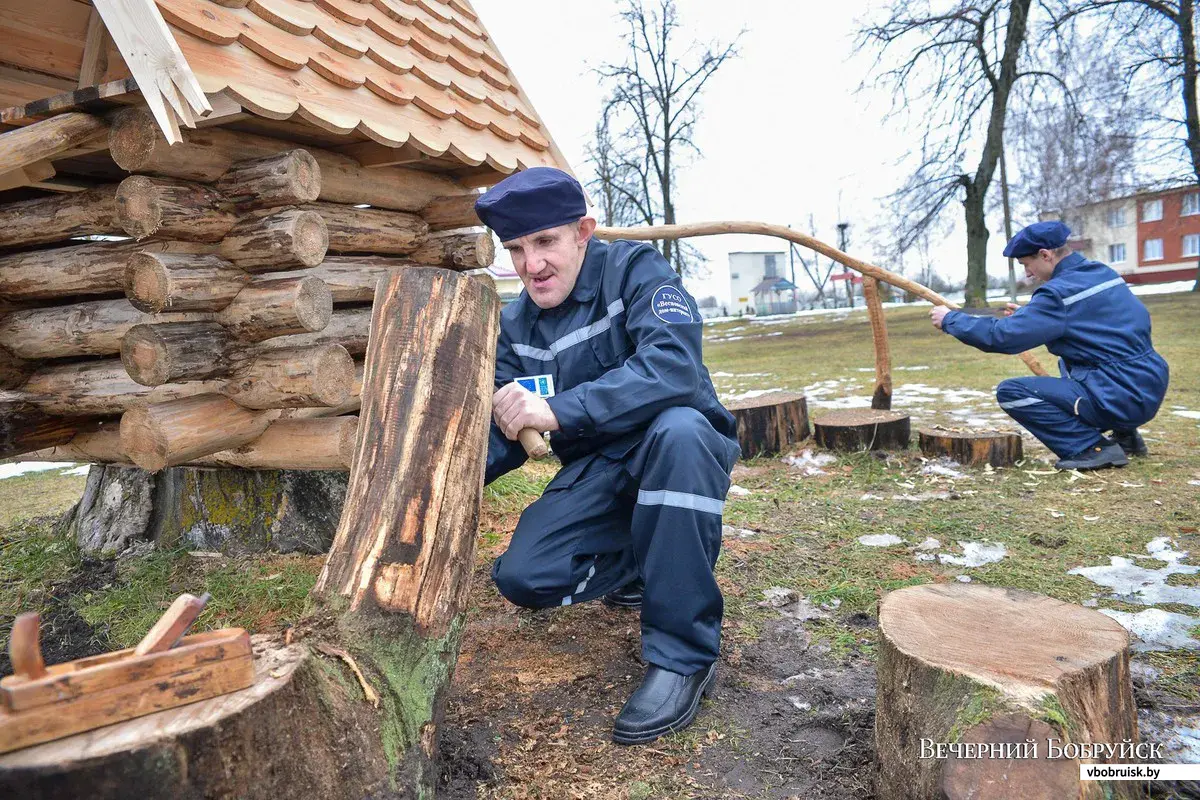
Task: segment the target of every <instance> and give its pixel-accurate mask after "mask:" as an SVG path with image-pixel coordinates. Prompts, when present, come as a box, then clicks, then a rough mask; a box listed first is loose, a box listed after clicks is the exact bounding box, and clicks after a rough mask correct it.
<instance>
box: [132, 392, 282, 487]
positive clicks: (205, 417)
mask: <svg viewBox="0 0 1200 800" xmlns="http://www.w3.org/2000/svg"><path fill="white" fill-rule="evenodd" d="M278 416H279V412H278V411H250V410H248V409H245V408H242V407H241V406H239V405H238V404H237V403H235V402H233V401H232V400H230V399H228V398H226V397H221V396H220V395H197V396H195V397H186V398H183V399H181V400H171V401H168V402H165V403H156V404H155V405H151V406H146V407H144V408H135V409H132V410H130V411H126V412H125V414H124V415H123V416H122V417H121V449H122V450H123V451H124V452H125V453H126V454H127V455H128V456H129V458H130V460H131V461H133V463H135V464H137V465H138V466H139V467H141V468H142V469H144V470H147V471H149V472H157V471H158V470H160V469H163V468H165V467H171V466H175V465H176V464H183V463H186V462H188V461H191V460H192V459H195V458H200V457H202V456H207V455H212V454H213V453H218V452H220V451H222V450H231V449H233V448H235V447H241V446H242V445H244V444H247V443H249V442H252V441H254V440H255V439H257V438H258V437H259V436H261V435H262V434H263V432H264V431H266V429H267V426H268V425H270V424H271V423H272V422H273V421H274V420H275V419H277V418H278Z"/></svg>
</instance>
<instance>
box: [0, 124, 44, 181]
mask: <svg viewBox="0 0 1200 800" xmlns="http://www.w3.org/2000/svg"><path fill="white" fill-rule="evenodd" d="M0 138H2V137H0ZM53 177H54V165H53V164H51V163H50V162H49V161H38V162H35V163H33V164H28V165H26V166H24V167H19V168H17V169H13V170H9V171H8V172H4V173H0V192H3V191H6V190H8V189H18V188H20V187H22V186H35V185H36V184H38V183H41V182H43V181H48V180H50V179H51V178H53Z"/></svg>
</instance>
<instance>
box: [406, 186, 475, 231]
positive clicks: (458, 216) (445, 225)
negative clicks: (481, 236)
mask: <svg viewBox="0 0 1200 800" xmlns="http://www.w3.org/2000/svg"><path fill="white" fill-rule="evenodd" d="M478 199H479V195H477V194H474V193H471V194H454V195H450V196H448V197H438V198H436V199H434V200H432V201H430V203H429V204H428V205H426V206H425V207H424V208H422V209H421V217H422V218H424V220H425V222H427V223H428V224H429V230H431V231H449V230H455V229H457V228H476V227H479V226H480V225H482V224H483V223H482V222H480V221H479V215H478V214H476V213H475V201H476V200H478Z"/></svg>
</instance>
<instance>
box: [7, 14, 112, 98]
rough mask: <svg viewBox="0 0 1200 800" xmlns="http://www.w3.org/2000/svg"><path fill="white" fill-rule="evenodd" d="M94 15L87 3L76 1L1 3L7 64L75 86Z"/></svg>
mask: <svg viewBox="0 0 1200 800" xmlns="http://www.w3.org/2000/svg"><path fill="white" fill-rule="evenodd" d="M90 13H91V9H90V8H89V7H88V6H87V4H86V3H79V2H75V0H4V2H3V3H0V41H2V42H4V48H3V51H4V60H5V61H7V62H8V63H10V64H14V65H16V66H19V67H23V68H25V69H31V70H37V71H38V72H46V73H50V74H51V75H57V76H59V77H62V78H67V79H69V80H70V82H71V83H72V84H74V83H75V80H76V77H77V76H78V75H79V62H80V59H81V58H82V56H83V42H84V39H86V37H87V27H88V15H89V14H90Z"/></svg>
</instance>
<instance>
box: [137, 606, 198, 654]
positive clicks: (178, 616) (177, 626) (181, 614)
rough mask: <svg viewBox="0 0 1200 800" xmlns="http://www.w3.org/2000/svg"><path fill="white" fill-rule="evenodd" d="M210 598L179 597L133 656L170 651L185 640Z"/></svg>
mask: <svg viewBox="0 0 1200 800" xmlns="http://www.w3.org/2000/svg"><path fill="white" fill-rule="evenodd" d="M210 597H211V596H210V595H209V594H208V592H205V593H204V594H203V595H201V596H200V597H196V596H195V595H191V594H181V595H179V597H178V598H176V600H175V602H174V603H172V604H171V607H170V608H168V609H167V613H165V614H163V615H162V616H161V617H159V620H158V622H156V623H154V627H153V628H151V629H150V632H149V633H147V634H146V636H145V638H143V639H142V641H141V642H140V643H139V644H138V646H137V647H136V648H134V651H133V654H134V655H135V656H144V655H148V654H150V653H161V652H162V651H163V650H170V649H171V648H172V647H174V646H175V645H176V644H177V643H178V642H179V640H180V639H182V638H183V635H184V634H185V633H187V629H188V628H190V627H192V623H193V622H195V621H196V617H198V616H200V612H201V611H203V610H204V606H205V605H207V604H208V601H209V599H210Z"/></svg>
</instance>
